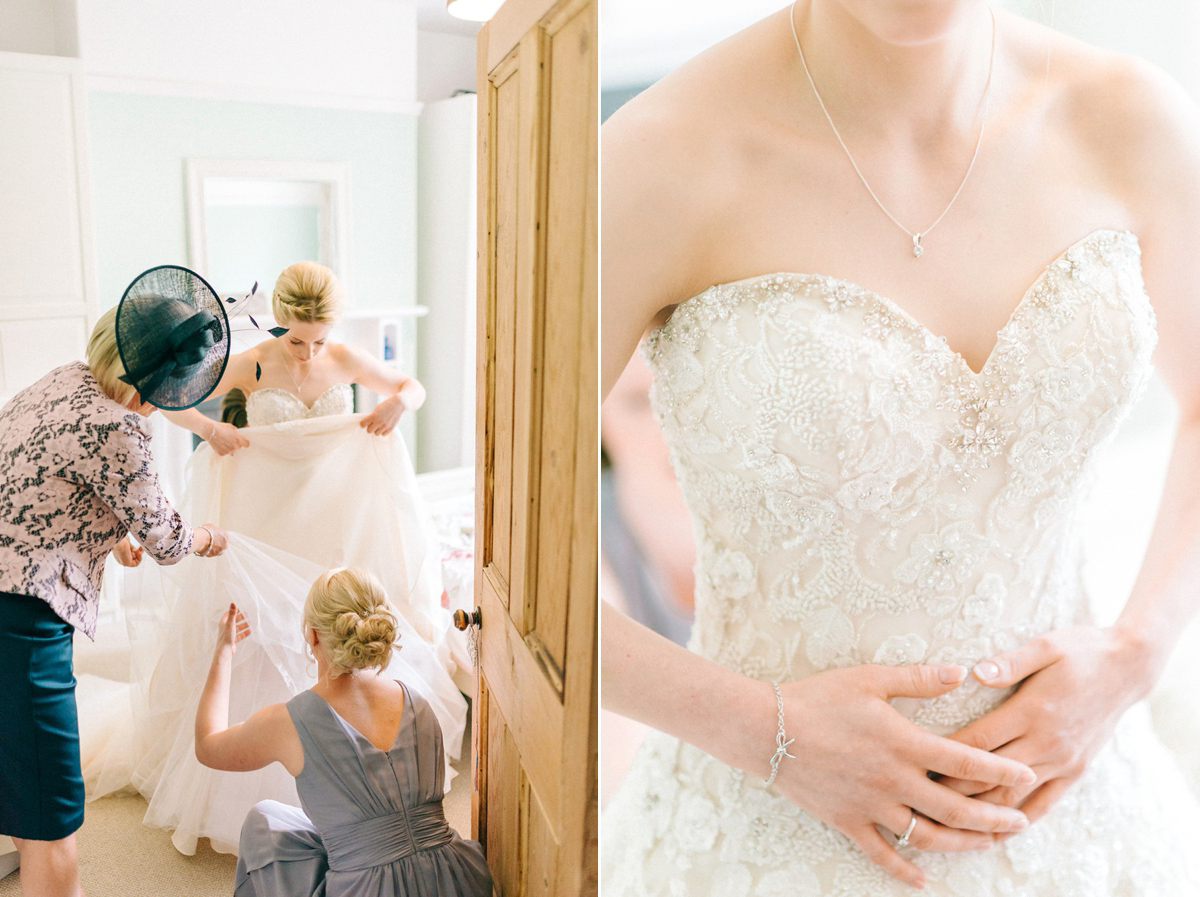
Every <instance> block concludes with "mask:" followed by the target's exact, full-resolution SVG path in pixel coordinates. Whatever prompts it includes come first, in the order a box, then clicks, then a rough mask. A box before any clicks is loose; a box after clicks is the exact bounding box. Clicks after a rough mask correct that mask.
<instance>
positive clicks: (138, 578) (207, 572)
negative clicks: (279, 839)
mask: <svg viewBox="0 0 1200 897" xmlns="http://www.w3.org/2000/svg"><path fill="white" fill-rule="evenodd" d="M246 405H247V408H246V410H247V416H248V421H249V423H250V426H249V427H247V428H246V429H244V430H242V431H241V432H242V433H243V435H245V436H246V438H247V439H248V441H249V442H250V445H249V446H248V447H246V448H242V449H239V450H238V451H236V452H234V453H232V454H230V455H226V456H219V455H217V454H216V453H215V452H213V451H212V450H211V449H210V448H209V447H208V446H207V445H202V446H201V447H200V448H198V449H197V450H196V451H195V452H194V453H193V455H192V458H191V460H190V461H189V462H188V471H187V481H188V486H187V493H186V494H185V495H184V496H183V498H182V499H181V500H180V502H179V508H180V511H181V512H182V513H183V514H184V517H185V518H186V519H188V520H192V521H197V522H200V521H213V522H215V523H217V524H218V525H220V526H222V527H224V528H225V529H227V530H228V531H229V532H230V543H229V548H228V550H227V551H226V552H225V553H224V554H223V555H222V556H221V557H219V558H215V559H204V558H187V559H185V560H184V561H183V562H181V563H180V564H179V565H177V566H175V567H157V566H155V565H153V564H145V563H143V564H142V565H141V566H140V567H138V568H137V569H136V570H130V571H128V572H127V576H126V581H125V584H124V587H123V592H124V594H125V596H126V598H125V606H124V611H125V615H126V622H127V626H128V629H129V632H130V643H131V651H132V658H133V664H132V666H133V669H132V680H133V683H132V707H133V720H134V737H133V747H132V749H131V750H132V754H133V768H132V772H131V773H130V772H129V771H128V767H127V765H126V767H125V768H124V769H123V768H122V764H121V762H119V760H120V758H114V756H113V753H114V752H115V751H118V749H119V748H120V744H119V743H114V746H113V747H112V748H109V749H108V750H107V751H105V752H103V753H102V755H101V756H100V757H98V758H95V759H93V760H91V762H89V758H88V757H87V756H85V759H84V774H85V781H87V782H88V785H89V793H90V794H91V796H92V797H95V796H99V795H100V794H104V793H107V792H108V791H111V790H114V789H115V788H117V787H121V786H122V785H124V784H127V783H128V782H130V781H132V783H133V785H134V786H135V787H136V788H137V789H138V790H139V791H140V792H141V793H142V794H143V795H145V796H146V798H147V800H148V801H149V808H148V810H147V813H146V817H145V823H146V824H147V825H150V826H155V827H161V828H168V829H172V830H173V832H174V833H173V835H172V841H173V843H174V844H175V846H176V848H177V849H179V850H180V851H181V852H183V853H187V854H191V853H194V852H195V850H196V842H197V839H198V838H201V837H206V838H208V839H209V840H210V842H211V843H212V846H213V847H214V849H216V850H219V851H223V852H227V853H236V852H237V845H238V835H239V832H240V829H241V825H242V820H243V819H244V818H245V816H246V813H247V812H248V811H249V810H250V808H251V807H253V806H254V804H255V803H257V802H258V801H259V800H263V799H267V798H270V799H274V800H278V801H281V802H283V803H288V804H292V805H297V795H296V787H295V780H294V779H293V778H292V777H291V776H290V775H288V773H287V771H286V770H284V769H283V767H281V766H279V765H278V764H271V765H270V766H268V767H267V768H265V769H262V770H258V771H256V772H252V773H228V772H215V771H213V770H210V769H207V768H205V767H203V766H201V765H200V764H199V762H198V761H197V760H196V758H195V753H194V741H193V735H192V730H193V725H194V720H195V711H196V706H197V704H198V702H199V697H200V692H201V689H202V687H203V685H204V682H205V678H206V676H207V674H208V668H209V665H210V663H211V659H212V650H213V647H214V645H215V643H216V634H217V621H218V620H219V619H220V617H221V614H222V613H223V612H224V610H225V609H227V608H228V606H229V604H230V602H236V603H237V605H238V607H239V608H240V609H241V610H242V611H243V613H245V615H246V617H247V618H248V620H249V621H250V625H251V629H252V634H251V636H250V637H249V638H248V639H246V640H245V641H243V642H242V643H240V644H239V645H238V646H237V651H236V653H235V655H234V670H233V678H232V686H231V708H230V723H231V724H232V723H236V722H239V721H241V720H243V719H245V718H246V717H247V716H249V715H250V714H251V713H253V712H254V711H256V710H258V709H259V708H261V707H263V706H265V705H267V704H271V703H278V702H286V701H287V700H289V699H290V698H292V697H293V696H294V695H296V694H297V693H299V692H300V691H302V690H304V689H306V688H309V687H310V686H311V685H312V684H313V682H314V681H315V675H316V669H315V666H314V665H313V664H312V663H310V662H309V659H308V656H307V653H306V651H305V646H304V642H303V637H302V608H303V605H304V599H305V596H306V595H307V593H308V589H309V586H310V585H311V584H312V581H313V580H314V579H315V578H316V577H317V575H318V574H319V573H321V572H322V571H323V570H325V569H328V568H329V567H333V566H342V565H344V566H361V567H365V568H367V569H368V570H370V571H371V572H372V573H374V574H375V575H376V576H377V577H378V578H379V579H380V580H381V581H382V583H383V585H384V587H385V588H386V590H387V593H388V597H389V598H390V599H391V602H392V604H393V605H394V606H395V608H396V609H397V610H398V611H399V614H398V622H399V631H400V641H399V645H400V648H399V650H398V651H395V652H394V653H393V661H392V663H391V665H390V666H389V668H388V672H389V673H390V674H391V675H392V676H393V677H394V678H397V679H399V680H401V681H403V682H404V683H405V684H406V685H408V686H409V687H411V688H413V689H414V690H415V691H417V692H419V693H420V694H421V695H422V696H423V697H424V698H425V699H426V700H427V701H428V702H429V704H430V706H431V708H432V709H433V711H434V714H435V716H436V717H437V719H438V723H439V725H440V726H441V729H442V732H443V736H444V740H445V745H446V753H447V757H446V761H447V766H446V781H447V783H448V782H449V781H450V778H451V777H453V776H454V772H453V770H452V769H451V768H450V766H449V762H450V760H452V759H456V758H457V757H458V754H459V751H460V746H461V743H462V735H463V730H464V723H465V718H466V701H465V700H464V698H463V696H462V694H461V693H460V692H459V690H458V688H457V686H456V685H455V684H454V681H453V679H452V678H451V671H452V669H453V666H454V664H453V661H452V659H451V656H450V645H449V641H448V638H449V634H450V632H451V631H452V630H451V626H450V615H449V612H448V611H446V610H445V609H444V608H443V607H442V606H441V594H442V585H441V573H440V550H439V546H438V544H437V539H436V534H435V533H434V532H433V528H432V521H431V519H430V516H429V512H428V510H427V509H426V507H425V504H424V501H423V499H422V497H421V495H420V492H419V490H418V487H417V483H416V477H415V474H414V473H413V469H412V463H411V461H410V460H409V457H408V452H407V449H406V448H405V445H404V440H403V439H402V438H401V437H400V435H399V433H398V432H396V433H393V434H392V435H390V436H387V437H380V436H372V435H371V434H369V433H367V432H366V430H364V429H363V428H362V427H361V426H360V421H361V420H362V415H354V414H351V413H350V412H351V409H352V407H353V403H352V393H351V389H350V387H349V386H347V385H339V386H333V387H331V388H330V389H329V390H327V391H326V392H325V393H324V394H323V395H321V396H320V397H319V398H318V399H317V400H316V402H314V403H313V405H312V406H311V408H310V407H306V406H305V405H304V404H303V403H302V402H301V401H300V400H299V399H297V398H296V397H295V396H293V395H292V394H290V393H288V392H286V391H284V390H279V389H260V390H257V391H255V392H253V393H251V394H250V395H249V396H248V400H247V403H246ZM84 753H85V755H86V754H87V753H88V751H87V748H86V746H85V750H84Z"/></svg>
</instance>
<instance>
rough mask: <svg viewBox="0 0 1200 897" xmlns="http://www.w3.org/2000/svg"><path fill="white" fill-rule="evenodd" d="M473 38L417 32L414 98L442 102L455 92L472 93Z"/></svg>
mask: <svg viewBox="0 0 1200 897" xmlns="http://www.w3.org/2000/svg"><path fill="white" fill-rule="evenodd" d="M475 43H476V39H475V38H474V37H469V36H465V35H462V34H445V33H443V32H440V31H426V30H424V29H422V30H420V31H418V32H417V99H418V100H420V101H421V102H422V103H432V102H435V101H437V100H444V99H447V98H448V97H451V96H453V95H454V92H455V91H456V90H470V91H474V90H475V76H476V72H475Z"/></svg>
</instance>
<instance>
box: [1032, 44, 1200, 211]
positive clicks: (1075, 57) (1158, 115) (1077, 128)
mask: <svg viewBox="0 0 1200 897" xmlns="http://www.w3.org/2000/svg"><path fill="white" fill-rule="evenodd" d="M1038 28H1040V26H1030V30H1029V32H1027V33H1029V34H1036V33H1037V32H1036V31H1035V30H1034V29H1038ZM1041 31H1042V32H1046V31H1049V29H1041ZM1050 35H1051V37H1049V38H1047V39H1046V41H1045V42H1044V43H1043V47H1045V48H1048V50H1049V60H1050V73H1051V74H1050V75H1049V77H1048V80H1049V83H1050V85H1051V88H1052V89H1054V90H1056V91H1057V94H1056V97H1055V101H1056V113H1057V116H1058V117H1059V120H1060V121H1062V122H1063V124H1064V125H1065V126H1066V128H1067V129H1068V132H1069V134H1070V135H1071V137H1072V138H1073V139H1074V140H1075V141H1077V142H1078V145H1079V146H1080V147H1081V149H1082V150H1083V151H1084V152H1085V153H1086V154H1087V155H1088V156H1089V157H1090V158H1091V159H1092V160H1094V161H1095V163H1096V164H1097V165H1098V166H1099V170H1100V171H1102V172H1103V174H1104V175H1105V176H1106V177H1107V179H1108V183H1109V185H1110V187H1111V189H1112V190H1113V191H1114V193H1115V194H1116V195H1117V197H1118V198H1119V199H1120V200H1121V201H1122V202H1123V203H1125V204H1126V205H1127V207H1128V208H1129V209H1130V211H1131V212H1132V213H1133V218H1134V219H1135V220H1136V221H1139V222H1144V223H1145V224H1144V227H1139V232H1141V231H1142V230H1145V229H1148V228H1149V227H1150V226H1151V225H1152V223H1153V222H1154V221H1155V220H1156V219H1158V218H1159V216H1160V215H1161V214H1162V213H1163V212H1164V211H1166V210H1167V209H1166V208H1165V207H1164V205H1163V204H1164V203H1167V204H1168V207H1169V206H1170V205H1171V204H1177V203H1181V202H1182V203H1187V204H1189V205H1191V204H1195V205H1196V207H1197V208H1198V209H1200V178H1198V177H1197V175H1198V174H1200V112H1198V110H1197V107H1196V103H1195V101H1194V100H1193V99H1192V98H1191V97H1190V96H1189V95H1188V93H1187V92H1186V91H1185V90H1184V89H1183V87H1182V86H1181V85H1180V84H1179V83H1178V82H1177V81H1176V80H1175V79H1174V78H1172V77H1171V76H1170V75H1168V74H1167V73H1166V72H1165V71H1163V70H1162V69H1161V68H1159V67H1158V66H1155V65H1153V64H1151V63H1149V62H1147V61H1145V60H1143V59H1139V58H1137V57H1134V56H1129V55H1126V54H1122V53H1115V52H1112V51H1109V50H1103V49H1100V48H1097V47H1093V46H1090V45H1088V44H1085V43H1083V42H1081V41H1077V40H1074V39H1071V38H1067V37H1064V36H1063V35H1060V34H1057V33H1054V32H1050ZM1045 53H1046V49H1043V51H1042V59H1041V62H1040V65H1041V69H1042V70H1043V71H1044V70H1045V67H1046V57H1045ZM1030 62H1031V63H1036V59H1031V60H1030ZM1043 77H1046V76H1043Z"/></svg>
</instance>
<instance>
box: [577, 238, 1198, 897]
mask: <svg viewBox="0 0 1200 897" xmlns="http://www.w3.org/2000/svg"><path fill="white" fill-rule="evenodd" d="M1155 341H1156V332H1155V321H1154V313H1153V310H1152V309H1151V306H1150V303H1149V300H1148V299H1147V297H1146V294H1145V292H1144V289H1143V285H1142V279H1141V268H1140V250H1139V247H1138V243H1137V240H1136V238H1135V237H1134V236H1132V235H1131V234H1128V233H1116V232H1112V231H1097V232H1095V233H1093V234H1091V235H1090V236H1088V237H1086V238H1084V239H1083V240H1081V241H1080V242H1078V243H1076V244H1075V245H1074V246H1072V247H1071V248H1069V249H1068V250H1066V251H1065V252H1064V253H1063V254H1062V255H1061V256H1059V257H1058V258H1057V259H1056V260H1055V261H1054V262H1053V263H1051V265H1050V266H1049V267H1048V268H1047V269H1046V270H1045V271H1044V272H1043V273H1042V274H1041V276H1040V277H1039V278H1038V279H1037V281H1036V282H1035V283H1034V284H1033V286H1031V287H1030V288H1029V290H1028V291H1027V292H1026V293H1025V295H1024V297H1023V298H1022V299H1021V302H1020V303H1019V305H1018V306H1017V308H1016V309H1015V311H1014V312H1013V314H1012V316H1011V318H1010V319H1009V321H1008V323H1007V324H1006V325H1005V326H1004V328H1003V329H1002V330H1001V332H1000V333H999V335H998V340H997V343H996V346H995V349H994V350H993V352H992V354H991V356H990V357H989V358H988V360H987V362H986V364H985V365H984V367H983V369H982V370H981V371H980V372H978V373H976V372H974V371H972V370H971V368H970V367H969V366H968V365H967V364H966V362H965V360H964V359H963V358H962V357H961V356H959V355H958V354H956V353H955V352H954V351H952V350H951V349H950V348H949V347H948V346H947V344H946V343H945V341H944V340H942V339H939V338H938V337H936V336H934V335H933V334H932V333H930V331H929V330H928V329H926V328H925V327H924V326H922V325H921V324H920V323H918V322H917V321H915V320H914V319H913V318H912V317H911V316H909V315H908V314H907V313H905V312H904V311H903V310H902V309H900V308H899V307H897V306H896V305H895V304H893V303H892V302H890V301H889V300H887V299H885V298H884V297H882V296H878V295H875V294H873V293H870V292H868V291H867V290H864V289H862V288H860V287H857V286H855V285H854V284H851V283H847V282H846V281H842V280H836V279H833V278H829V277H819V276H810V275H796V274H777V275H768V276H763V277H754V278H750V279H748V280H743V281H739V282H736V283H730V284H725V285H722V286H717V287H713V288H711V289H709V290H707V291H705V292H704V293H702V294H700V295H699V296H697V297H695V298H693V299H691V300H689V301H687V302H685V303H683V304H682V305H680V306H679V307H678V308H677V309H676V310H675V312H674V314H673V315H672V316H671V318H670V319H669V320H668V322H667V323H666V324H665V325H664V326H663V327H661V328H660V329H658V330H657V331H656V332H655V333H654V334H652V336H651V338H650V339H649V341H648V344H647V348H646V350H645V351H646V357H647V358H648V360H649V362H650V365H651V367H652V369H653V370H654V372H655V386H654V393H653V402H654V405H655V409H656V412H657V414H658V416H659V419H660V422H661V424H662V427H663V430H664V432H665V434H666V436H667V439H668V441H669V443H670V444H671V447H672V454H673V459H674V464H675V468H676V472H677V474H678V477H679V481H680V484H681V486H682V488H683V491H684V494H685V496H686V498H687V501H688V505H689V508H690V510H691V514H692V519H693V522H694V527H695V530H696V542H697V546H698V549H699V555H698V563H697V577H696V622H695V629H694V632H693V635H692V639H691V642H690V648H691V649H692V650H693V651H696V652H697V653H699V654H701V655H704V656H706V657H709V658H711V659H713V660H715V661H716V662H718V663H720V664H722V665H724V666H726V667H728V668H730V669H733V670H736V671H738V672H740V673H743V674H745V675H747V676H752V677H754V678H756V679H760V680H763V681H770V680H773V679H778V680H782V681H789V680H796V679H799V678H802V677H804V676H808V675H811V674H813V673H816V672H819V671H821V670H827V669H830V668H834V667H843V666H849V665H853V664H863V663H883V664H892V665H899V664H916V663H942V664H962V665H965V666H967V667H970V666H972V665H974V664H975V663H977V662H978V661H980V660H983V659H984V658H987V657H989V656H992V655H994V654H995V653H997V652H1001V651H1004V650H1007V649H1010V648H1013V647H1015V646H1018V645H1020V644H1022V643H1024V642H1027V641H1029V640H1030V639H1031V638H1033V637H1035V636H1037V635H1039V634H1041V633H1045V632H1047V631H1049V630H1052V629H1056V628H1059V627H1063V626H1069V625H1072V624H1076V623H1081V622H1087V621H1088V619H1089V614H1088V608H1087V599H1086V595H1085V594H1084V593H1083V591H1082V588H1081V585H1080V572H1079V561H1080V548H1081V546H1080V538H1079V537H1080V526H1079V521H1078V519H1077V515H1078V513H1079V510H1080V507H1081V504H1082V501H1083V498H1084V496H1085V494H1086V492H1087V490H1088V485H1089V478H1090V474H1091V472H1092V467H1093V465H1094V463H1095V457H1096V455H1097V449H1098V447H1099V446H1100V445H1101V444H1102V443H1104V442H1105V441H1106V440H1108V439H1109V437H1110V436H1111V435H1112V434H1113V432H1114V430H1115V429H1116V427H1117V425H1118V424H1119V423H1120V421H1121V420H1122V418H1123V417H1124V416H1125V414H1126V412H1127V410H1128V409H1129V407H1130V405H1131V404H1132V403H1133V402H1134V400H1135V399H1136V398H1137V396H1138V395H1139V393H1140V392H1141V390H1142V389H1143V387H1144V385H1145V383H1146V380H1147V378H1148V377H1149V374H1150V370H1151V365H1150V356H1151V352H1152V350H1153V348H1154V345H1155ZM1008 694H1009V692H1001V693H997V692H996V691H995V690H993V689H987V688H984V687H983V686H980V685H978V684H977V683H975V682H974V680H973V679H972V678H969V679H968V682H967V684H964V685H963V686H961V687H960V688H958V689H956V690H955V691H953V692H951V693H950V694H948V695H945V696H943V697H941V698H938V699H935V700H930V701H917V700H914V699H902V700H897V701H895V702H893V703H894V704H895V706H896V707H897V709H898V710H900V711H901V712H902V713H904V714H905V715H906V716H908V717H909V718H911V719H912V720H913V721H914V722H916V723H918V724H919V725H921V726H924V727H925V728H927V729H929V730H931V731H933V732H936V733H939V734H948V733H950V732H952V731H954V730H956V729H958V728H960V727H962V726H964V725H966V724H967V723H968V722H970V721H972V720H974V719H977V718H979V717H980V716H982V715H983V714H985V713H987V712H988V711H989V710H991V709H993V708H994V707H996V706H997V705H998V704H1000V703H1001V702H1002V701H1003V700H1004V699H1005V698H1006V697H1007V696H1008ZM798 725H801V726H802V725H803V721H800V722H799V723H798ZM789 734H796V733H789ZM784 762H789V761H784ZM602 831H603V842H604V843H603V848H602V853H601V856H602V873H601V882H602V886H601V889H602V892H603V893H604V894H605V897H618V895H639V897H641V895H689V897H692V895H702V894H713V895H722V897H750V895H753V897H783V895H788V897H809V895H842V897H878V895H903V894H911V893H913V891H912V889H911V888H909V887H908V886H906V885H902V884H900V883H898V882H896V881H894V880H892V879H890V878H889V877H888V876H887V875H885V874H884V873H883V872H882V871H881V870H879V869H878V868H877V867H876V866H874V865H873V864H872V863H871V862H870V861H868V860H867V859H866V857H865V855H864V854H862V853H861V852H860V851H859V850H858V848H857V847H855V846H854V845H853V844H852V843H851V842H850V841H849V840H848V839H847V838H845V837H844V836H843V835H842V834H841V833H839V832H838V831H836V830H835V829H833V828H832V827H830V826H828V825H826V824H824V823H822V822H820V821H819V820H817V819H816V818H815V817H813V816H811V815H809V814H808V813H806V812H804V811H803V810H800V809H799V808H798V807H796V806H795V805H794V804H792V803H790V802H789V801H787V800H785V799H784V798H783V797H781V796H779V795H778V794H777V793H776V792H775V791H774V789H772V788H769V787H767V786H766V785H765V784H764V783H763V782H762V781H761V780H759V779H756V778H754V777H753V776H748V775H746V774H745V773H742V772H740V771H737V770H734V769H732V768H730V767H728V766H725V765H723V764H722V763H720V762H718V761H717V760H715V759H713V758H712V757H710V756H708V755H707V754H705V753H703V752H702V751H700V750H698V749H696V748H693V747H691V746H690V745H687V744H683V743H681V742H679V741H678V740H675V739H673V738H670V737H668V736H665V735H663V734H662V733H653V734H652V735H651V736H650V737H649V738H648V739H647V741H646V743H645V744H644V745H643V747H642V749H641V751H640V753H639V754H638V756H637V758H636V760H635V761H634V764H633V767H632V769H631V771H630V773H629V774H628V775H627V777H626V779H625V781H624V782H623V783H622V785H621V787H620V789H619V790H618V792H617V794H616V795H615V796H614V798H613V800H612V801H611V802H610V804H609V806H608V808H607V809H606V811H605V814H604V819H603V826H602ZM1198 837H1200V814H1198V812H1197V808H1196V803H1195V800H1194V799H1193V797H1192V796H1191V794H1190V793H1189V791H1188V789H1187V788H1186V786H1185V785H1184V784H1183V782H1182V779H1181V777H1180V775H1179V774H1178V770H1177V768H1176V767H1175V765H1174V762H1173V761H1172V760H1171V759H1170V758H1169V757H1168V755H1167V754H1166V751H1165V749H1164V748H1163V747H1162V746H1161V745H1160V744H1159V743H1158V741H1157V740H1156V738H1155V737H1154V735H1153V734H1152V733H1151V729H1150V724H1149V718H1148V714H1147V712H1146V710H1145V707H1144V705H1138V706H1136V707H1135V708H1133V709H1132V710H1130V711H1129V713H1127V714H1126V716H1125V717H1124V719H1123V720H1122V722H1121V723H1120V725H1119V726H1118V729H1117V731H1116V734H1115V735H1114V737H1113V739H1112V741H1111V742H1110V743H1109V744H1108V745H1107V746H1106V747H1105V748H1104V749H1103V750H1102V751H1101V753H1100V754H1099V755H1098V756H1097V757H1096V759H1095V760H1094V761H1093V762H1092V764H1091V766H1090V768H1089V769H1088V771H1087V773H1086V774H1085V775H1084V777H1083V778H1082V779H1081V780H1080V781H1079V782H1078V783H1076V784H1075V785H1074V787H1072V788H1071V790H1070V791H1069V792H1068V793H1067V795H1066V796H1065V797H1063V798H1062V800H1060V801H1059V803H1058V804H1057V805H1056V806H1055V807H1054V809H1053V810H1052V811H1051V812H1050V813H1048V814H1047V815H1046V816H1045V817H1043V818H1042V819H1041V820H1039V821H1038V822H1036V823H1035V824H1034V825H1032V826H1031V827H1030V828H1029V829H1028V830H1027V831H1026V832H1024V833H1022V834H1020V835H1017V836H1016V837H1014V838H1012V839H1010V840H1008V841H1006V842H1004V843H1002V844H999V845H997V846H995V847H993V848H992V849H990V850H988V851H986V852H977V853H921V852H919V851H916V850H913V849H909V850H908V851H906V854H907V855H909V856H911V858H912V859H913V860H914V862H916V863H917V864H918V865H920V866H921V867H922V868H923V869H924V870H925V871H926V873H927V875H928V879H929V883H928V887H927V889H926V891H925V893H928V894H932V895H972V897H974V895H1022V897H1097V895H1115V894H1121V895H1182V894H1196V893H1200V872H1198V871H1197V869H1196V865H1195V860H1194V857H1193V854H1194V852H1195V851H1194V847H1193V846H1192V845H1194V844H1195V843H1196V841H1197V838H1198Z"/></svg>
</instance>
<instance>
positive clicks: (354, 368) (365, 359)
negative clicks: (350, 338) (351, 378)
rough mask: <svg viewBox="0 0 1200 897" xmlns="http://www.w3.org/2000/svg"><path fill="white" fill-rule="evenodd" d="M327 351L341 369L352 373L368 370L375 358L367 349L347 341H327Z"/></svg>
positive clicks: (331, 359) (330, 358)
mask: <svg viewBox="0 0 1200 897" xmlns="http://www.w3.org/2000/svg"><path fill="white" fill-rule="evenodd" d="M325 352H326V353H327V354H328V355H329V360H330V361H332V362H333V363H334V364H335V365H336V366H337V367H338V368H339V369H340V370H341V371H343V372H345V373H347V374H351V375H354V374H359V373H361V372H362V371H364V370H366V369H367V368H368V367H370V366H371V364H372V362H373V361H374V360H375V359H374V357H373V356H372V355H371V354H370V353H369V352H367V351H366V350H364V349H359V348H357V347H355V346H348V345H346V344H345V343H334V342H330V343H326V344H325Z"/></svg>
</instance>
